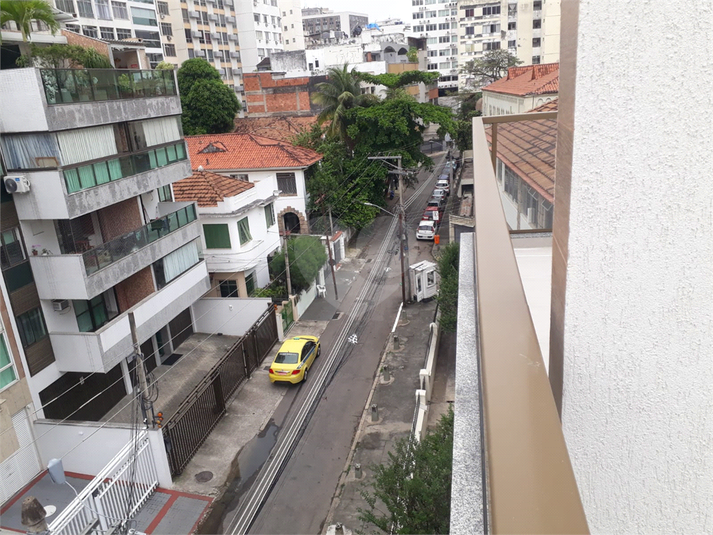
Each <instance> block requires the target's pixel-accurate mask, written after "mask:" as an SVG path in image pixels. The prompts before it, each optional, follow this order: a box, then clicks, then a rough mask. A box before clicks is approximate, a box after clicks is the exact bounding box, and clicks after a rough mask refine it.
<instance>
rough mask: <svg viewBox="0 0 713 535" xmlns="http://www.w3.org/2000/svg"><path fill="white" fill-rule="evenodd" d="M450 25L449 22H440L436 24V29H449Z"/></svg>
mask: <svg viewBox="0 0 713 535" xmlns="http://www.w3.org/2000/svg"><path fill="white" fill-rule="evenodd" d="M450 28H451V25H450V23H449V22H441V23H439V24H438V29H439V30H450Z"/></svg>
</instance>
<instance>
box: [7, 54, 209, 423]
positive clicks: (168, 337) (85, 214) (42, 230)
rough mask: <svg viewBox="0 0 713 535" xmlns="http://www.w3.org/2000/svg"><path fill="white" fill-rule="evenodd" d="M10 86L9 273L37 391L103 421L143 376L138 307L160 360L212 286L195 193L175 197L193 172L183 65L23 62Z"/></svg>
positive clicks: (42, 398)
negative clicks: (50, 66)
mask: <svg viewBox="0 0 713 535" xmlns="http://www.w3.org/2000/svg"><path fill="white" fill-rule="evenodd" d="M0 88H1V89H2V94H3V106H2V107H1V108H0V125H2V126H1V127H0V147H1V149H2V155H3V158H4V163H5V169H6V174H4V178H3V181H4V188H3V192H2V195H3V196H2V200H3V203H2V217H1V220H0V223H1V224H2V227H1V229H0V230H2V240H3V241H2V250H3V256H2V258H3V276H4V279H5V281H6V285H7V289H8V294H9V300H10V305H11V309H12V316H14V320H15V322H16V324H17V329H18V333H19V339H20V344H19V348H20V352H21V354H22V356H23V359H24V360H23V366H25V368H26V370H27V382H28V385H29V388H30V391H31V393H32V401H33V402H34V404H35V406H36V407H38V408H39V407H42V409H41V410H40V411H39V412H38V416H39V417H44V418H61V419H62V418H69V419H78V420H82V419H83V420H97V419H99V418H101V417H102V416H103V415H104V414H106V413H107V412H108V411H110V410H111V409H112V408H113V407H114V406H115V405H116V404H117V403H118V402H119V400H121V399H122V398H123V397H124V396H126V395H127V394H128V393H129V392H131V390H132V388H133V386H132V385H133V383H134V382H135V375H134V374H133V373H132V371H133V364H134V362H133V359H134V355H133V346H132V340H131V330H130V327H129V317H128V316H129V312H133V313H134V316H135V320H136V332H137V336H138V339H139V342H140V343H141V351H142V353H143V354H144V355H147V356H148V358H147V363H148V367H149V369H152V368H154V367H156V366H157V365H158V364H159V363H160V362H161V355H168V354H170V353H171V351H172V348H174V347H175V346H177V345H178V344H180V342H181V341H183V340H184V339H185V338H186V337H187V336H188V335H190V333H191V332H192V324H193V323H192V318H191V313H190V306H191V305H192V304H193V303H194V302H195V301H196V300H197V299H199V298H200V297H201V295H203V294H204V293H205V292H206V291H207V290H208V288H209V279H208V272H207V270H206V267H205V263H204V262H203V261H201V260H200V259H199V243H200V229H199V227H198V223H197V222H196V219H197V212H196V206H195V203H189V202H182V203H175V202H173V197H172V190H171V184H172V183H173V182H175V181H177V180H180V179H181V178H184V177H186V176H188V175H190V173H191V171H190V163H189V161H188V152H187V149H186V145H185V142H184V140H183V136H182V132H181V126H180V124H181V122H180V114H181V106H180V100H179V97H178V95H177V87H176V81H175V73H174V72H173V71H123V70H116V71H107V70H84V69H72V70H70V71H54V70H44V69H35V68H28V69H12V70H7V71H3V72H2V73H0ZM17 110H27V112H26V113H18V112H17ZM78 385H82V386H81V388H74V387H76V386H78ZM89 400H92V401H91V403H89ZM85 404H86V405H85Z"/></svg>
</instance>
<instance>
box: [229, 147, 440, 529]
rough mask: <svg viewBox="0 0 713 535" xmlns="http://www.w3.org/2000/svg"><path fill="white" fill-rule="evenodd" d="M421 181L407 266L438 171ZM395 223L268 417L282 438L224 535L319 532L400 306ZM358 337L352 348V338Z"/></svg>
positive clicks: (420, 247) (421, 247) (381, 224)
mask: <svg viewBox="0 0 713 535" xmlns="http://www.w3.org/2000/svg"><path fill="white" fill-rule="evenodd" d="M434 161H435V162H436V166H435V169H434V170H433V171H432V172H430V173H428V172H425V171H424V172H422V173H421V174H422V176H420V177H419V183H418V185H417V186H416V188H417V189H416V192H414V191H413V190H409V191H408V192H407V193H406V198H407V204H408V207H407V218H406V220H407V222H408V233H409V245H410V251H409V253H410V258H409V260H410V263H414V262H416V261H418V260H422V259H425V258H429V257H430V255H429V254H428V253H429V252H430V244H426V242H420V243H417V242H416V237H415V229H416V226H417V224H418V221H419V220H420V215H421V213H422V211H423V208H424V206H425V204H426V201H427V199H428V197H429V196H430V193H431V191H432V189H433V185H434V184H435V180H436V178H437V177H438V175H439V174H441V172H442V171H441V170H442V169H443V161H444V156H443V155H437V156H436V157H435V158H434ZM396 223H397V222H396V218H392V217H390V216H383V217H381V218H379V219H378V220H377V224H376V225H374V231H373V233H372V234H371V235H370V236H369V238H368V241H367V243H366V244H365V246H364V247H363V249H362V254H360V259H361V260H362V261H361V262H359V263H358V266H361V267H360V269H359V270H358V271H355V273H354V276H355V280H354V282H353V283H352V284H351V286H350V289H349V291H348V292H347V294H346V296H345V297H344V298H343V301H342V302H341V304H340V308H339V312H341V313H342V314H341V315H340V317H339V318H338V319H335V320H332V321H331V322H330V324H329V326H328V327H327V329H326V330H325V331H324V333H323V334H322V338H321V343H322V348H323V349H322V355H321V357H320V358H319V359H318V360H317V361H316V362H315V365H314V367H313V370H312V371H311V372H310V376H309V379H308V381H307V382H305V383H303V384H302V385H300V386H298V387H292V388H289V387H286V388H288V389H289V390H288V392H287V393H286V395H285V396H284V398H283V400H282V402H281V403H280V405H279V406H278V409H277V411H276V412H275V414H274V415H273V422H272V423H273V425H274V426H275V428H276V429H279V432H278V434H277V437H276V443H275V445H274V447H273V448H272V451H271V453H270V456H269V458H268V459H267V461H266V462H265V464H264V465H263V466H262V468H261V469H260V471H259V473H258V474H257V476H256V478H255V479H254V481H253V482H252V484H251V486H250V488H249V489H247V490H246V491H245V492H244V493H243V495H242V496H241V497H240V498H239V502H238V504H237V507H235V508H228V510H229V511H230V512H229V513H227V514H226V518H224V519H223V523H222V531H223V532H224V533H230V534H243V533H254V534H259V533H270V534H278V533H285V534H288V533H289V534H301V533H305V534H316V533H320V532H321V531H322V528H323V523H324V520H325V518H326V516H327V513H328V510H329V506H330V503H331V500H332V496H333V495H334V493H335V491H336V486H337V482H338V481H339V476H340V474H341V472H342V470H343V468H344V463H345V460H346V458H347V455H348V454H349V449H350V447H351V443H352V439H353V437H354V433H355V431H356V428H357V425H358V422H359V419H360V417H361V414H362V411H363V409H364V404H365V403H366V399H367V398H368V395H369V391H370V389H371V386H372V383H373V379H374V374H375V373H376V368H377V366H378V362H379V360H380V357H381V353H382V350H383V349H384V344H385V342H386V339H387V336H388V333H389V331H390V329H391V326H392V324H393V321H394V318H395V316H396V313H397V310H398V307H399V304H400V303H401V286H400V284H401V272H400V265H399V257H398V249H399V245H398V236H397V232H396V226H397V225H396ZM353 335H356V344H354V343H352V342H350V340H349V338H350V337H353Z"/></svg>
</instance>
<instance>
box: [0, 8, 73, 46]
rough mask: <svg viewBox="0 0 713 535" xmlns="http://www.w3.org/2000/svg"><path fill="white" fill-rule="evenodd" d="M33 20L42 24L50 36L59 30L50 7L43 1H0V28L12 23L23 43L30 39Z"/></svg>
mask: <svg viewBox="0 0 713 535" xmlns="http://www.w3.org/2000/svg"><path fill="white" fill-rule="evenodd" d="M33 20H37V21H40V22H44V23H45V24H46V25H47V26H48V27H49V29H50V31H51V32H52V35H54V34H55V33H57V30H59V22H57V19H55V16H54V13H53V12H52V6H51V5H50V4H49V3H48V2H45V1H44V0H2V2H1V3H0V26H4V25H5V23H7V22H14V23H15V24H16V25H17V29H18V30H20V33H21V34H22V40H23V41H25V42H27V41H29V39H30V34H31V33H32V21H33Z"/></svg>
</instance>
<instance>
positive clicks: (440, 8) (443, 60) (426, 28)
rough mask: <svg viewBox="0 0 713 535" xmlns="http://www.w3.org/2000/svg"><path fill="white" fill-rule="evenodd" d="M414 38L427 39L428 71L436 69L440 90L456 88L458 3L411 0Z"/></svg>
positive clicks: (442, 0) (435, 0) (439, 0)
mask: <svg viewBox="0 0 713 535" xmlns="http://www.w3.org/2000/svg"><path fill="white" fill-rule="evenodd" d="M411 6H412V18H413V20H412V25H411V31H412V33H413V36H414V37H423V38H425V39H426V45H427V56H428V66H427V69H428V70H429V71H438V72H439V73H440V75H441V77H440V78H439V80H438V89H439V91H441V92H444V91H446V90H455V89H457V88H458V71H459V63H458V3H457V2H455V1H446V0H411Z"/></svg>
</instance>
